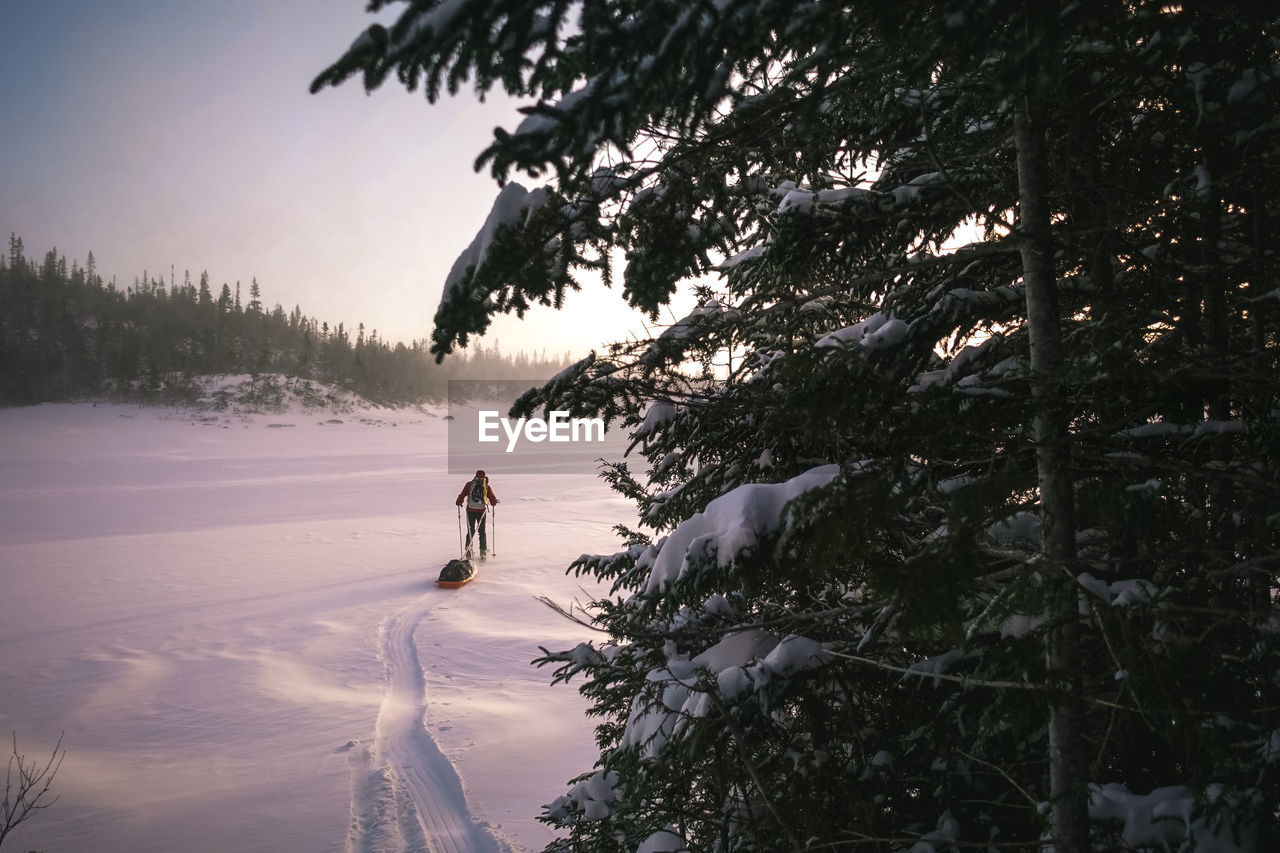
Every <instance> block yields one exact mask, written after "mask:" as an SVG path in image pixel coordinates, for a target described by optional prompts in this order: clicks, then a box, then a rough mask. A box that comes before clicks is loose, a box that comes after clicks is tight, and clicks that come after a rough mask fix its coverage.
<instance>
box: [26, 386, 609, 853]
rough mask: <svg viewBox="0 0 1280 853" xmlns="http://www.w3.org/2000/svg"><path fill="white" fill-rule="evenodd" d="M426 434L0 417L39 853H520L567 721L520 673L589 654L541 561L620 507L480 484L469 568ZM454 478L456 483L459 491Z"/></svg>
mask: <svg viewBox="0 0 1280 853" xmlns="http://www.w3.org/2000/svg"><path fill="white" fill-rule="evenodd" d="M437 414H438V413H430V412H424V411H410V410H405V411H391V410H386V409H372V410H360V409H355V410H351V411H345V412H337V413H336V412H334V411H332V410H320V409H311V410H305V409H302V408H298V407H294V408H292V409H286V410H285V411H283V412H282V413H277V414H252V415H245V414H236V413H233V411H232V410H226V411H223V412H217V411H205V412H197V411H193V410H185V411H179V410H171V409H158V408H139V407H136V406H122V405H101V404H100V405H97V406H94V405H91V404H88V403H80V404H59V405H44V406H37V407H31V408H20V409H7V410H0V439H2V440H0V732H2V733H4V734H5V735H8V733H9V732H11V731H13V732H16V733H17V737H18V745H19V749H20V751H21V752H23V753H25V754H27V755H28V757H29V758H41V759H43V758H46V757H47V756H48V753H49V751H50V750H51V749H52V746H53V744H54V743H55V741H56V740H57V739H58V737H59V734H60V733H65V734H64V736H63V746H64V747H65V750H66V759H65V762H64V763H63V764H62V766H61V769H60V770H59V772H58V774H57V777H56V779H55V783H54V792H55V793H56V794H57V795H58V796H59V799H58V801H57V802H56V803H55V804H54V805H53V807H52V808H50V809H49V810H47V811H44V812H41V813H40V814H39V815H37V816H36V817H35V818H33V819H32V820H31V821H30V822H28V823H27V824H25V825H24V826H23V827H22V828H21V829H20V830H19V831H18V832H17V833H15V835H14V836H11V837H10V839H8V842H7V843H6V848H8V847H10V846H11V847H12V849H14V850H22V851H25V850H39V851H44V853H55V851H69V850H94V851H98V853H114V851H119V853H125V851H128V853H147V851H175V850H183V851H191V853H199V851H218V853H228V851H353V853H382V851H404V850H415V851H417V850H422V851H509V850H540V849H541V848H542V847H543V845H545V844H546V843H547V842H548V841H549V840H550V839H551V838H552V837H553V836H552V833H551V832H550V830H549V829H547V828H546V827H545V826H543V825H542V824H540V823H538V822H537V821H536V819H535V818H536V817H537V815H538V814H539V813H540V812H541V807H542V805H543V804H544V803H548V802H550V801H551V800H553V799H554V798H555V797H557V796H558V795H559V794H561V793H563V791H564V790H565V788H566V783H567V781H568V780H569V779H570V778H572V777H573V776H575V775H577V774H579V773H582V772H585V771H587V770H589V769H590V768H591V764H592V760H593V758H594V751H593V744H592V734H591V731H592V725H593V723H592V722H591V721H590V720H588V719H587V718H585V717H584V715H583V710H584V708H585V703H584V701H583V700H582V698H581V697H579V696H578V694H577V692H576V691H575V690H574V689H573V688H571V687H563V686H561V687H555V688H552V687H550V686H548V682H549V679H550V670H549V669H541V670H539V669H536V668H534V667H532V666H530V665H529V662H530V661H531V660H532V659H533V658H534V657H536V656H537V655H538V654H539V651H538V647H539V646H540V645H545V646H547V647H548V648H552V649H560V648H568V647H569V646H572V645H573V644H575V643H577V642H578V641H579V640H581V639H584V638H585V635H586V634H587V633H588V631H587V630H586V629H584V628H582V627H581V626H578V625H575V624H574V623H572V622H569V621H567V620H565V619H564V618H562V617H561V616H559V615H557V614H556V613H554V612H553V611H552V610H550V609H549V608H548V607H546V606H545V605H544V604H542V603H541V602H539V601H538V600H537V596H548V597H550V598H552V599H554V600H556V601H559V602H562V603H567V602H569V601H571V600H573V599H574V598H578V599H580V600H581V599H584V598H585V596H584V594H583V591H582V589H581V584H582V583H583V582H582V581H580V580H579V579H576V578H573V577H569V576H566V575H565V574H564V567H565V566H567V565H568V563H569V562H570V561H571V560H572V559H573V558H575V557H576V556H578V555H579V554H580V553H583V552H607V551H612V550H616V547H617V542H616V540H615V538H614V537H613V535H612V533H611V531H610V527H611V526H612V525H613V524H615V523H618V522H629V521H631V520H632V517H633V514H632V510H631V508H630V507H629V506H628V505H627V504H626V503H625V502H623V501H622V500H621V499H619V498H617V497H616V496H614V495H613V494H612V493H611V492H609V491H608V490H607V489H606V488H605V487H604V486H603V485H602V484H601V483H600V482H599V481H597V480H595V479H594V478H592V477H582V476H568V475H547V474H537V475H534V474H510V475H504V473H503V470H502V464H501V458H500V456H501V454H495V458H494V459H493V461H492V462H491V463H490V464H489V465H487V466H486V467H487V469H488V472H489V475H490V477H491V481H492V485H493V488H494V491H495V492H496V493H497V496H498V498H499V500H500V501H501V505H500V506H499V507H498V508H497V513H496V523H497V527H496V542H495V546H496V552H497V557H496V559H493V560H490V561H489V562H488V563H485V564H483V565H482V568H481V570H480V575H479V577H478V579H477V580H476V581H475V582H474V583H472V584H471V585H469V586H467V587H463V588H462V589H460V590H444V589H438V588H437V587H435V586H434V583H433V581H434V578H435V576H436V573H437V572H438V571H439V569H440V567H441V566H442V565H443V564H444V563H445V561H447V560H448V559H449V558H451V557H453V556H456V555H457V553H458V525H457V510H456V508H455V506H454V503H453V501H454V497H455V496H456V495H457V493H458V490H459V489H460V488H462V485H463V483H462V482H461V479H460V478H459V477H457V476H450V475H448V474H447V473H446V470H447V464H446V463H447V460H446V454H447V446H446V445H447V443H446V432H447V431H446V429H445V424H444V421H443V420H442V419H441V418H440V417H438V416H437ZM462 479H465V478H462Z"/></svg>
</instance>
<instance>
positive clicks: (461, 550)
mask: <svg viewBox="0 0 1280 853" xmlns="http://www.w3.org/2000/svg"><path fill="white" fill-rule="evenodd" d="M466 556H467V551H466V549H465V548H463V546H462V507H458V557H459V558H460V559H461V558H464V557H466Z"/></svg>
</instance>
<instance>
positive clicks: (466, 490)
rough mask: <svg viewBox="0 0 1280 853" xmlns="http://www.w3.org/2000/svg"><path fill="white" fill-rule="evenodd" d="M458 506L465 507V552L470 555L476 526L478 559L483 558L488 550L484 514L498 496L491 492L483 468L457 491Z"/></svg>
mask: <svg viewBox="0 0 1280 853" xmlns="http://www.w3.org/2000/svg"><path fill="white" fill-rule="evenodd" d="M455 503H457V505H458V506H459V507H461V506H462V505H463V504H466V507H467V544H466V549H465V550H466V553H467V556H470V555H471V553H472V551H471V540H472V539H474V538H475V535H476V528H477V527H479V529H480V559H482V560H483V559H484V558H485V555H486V554H487V553H488V550H489V543H488V541H487V540H486V538H485V530H484V522H485V516H486V515H487V514H488V512H489V506H490V505H494V506H496V505H497V504H498V498H497V496H496V495H495V494H494V493H493V488H492V487H491V486H490V485H489V478H488V477H487V476H485V473H484V470H483V469H477V470H476V475H475V476H474V477H472V478H471V479H470V480H468V481H467V483H466V485H464V486H463V487H462V491H460V492H458V500H457V501H455Z"/></svg>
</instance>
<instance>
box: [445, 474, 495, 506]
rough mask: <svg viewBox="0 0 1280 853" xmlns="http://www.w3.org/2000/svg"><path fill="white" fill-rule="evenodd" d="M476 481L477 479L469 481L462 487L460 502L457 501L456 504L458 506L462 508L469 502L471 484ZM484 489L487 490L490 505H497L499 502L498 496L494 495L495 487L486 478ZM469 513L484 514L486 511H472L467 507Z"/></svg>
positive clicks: (459, 495) (473, 478) (459, 493)
mask: <svg viewBox="0 0 1280 853" xmlns="http://www.w3.org/2000/svg"><path fill="white" fill-rule="evenodd" d="M474 480H475V477H472V478H471V479H470V480H467V482H466V484H465V485H464V486H463V487H462V491H460V492H458V500H457V501H455V503H456V504H457V505H458V506H462V505H463V504H464V503H466V502H467V494H468V493H469V492H470V491H471V483H472V481H474ZM484 488H485V491H486V492H488V495H487V497H488V499H489V503H491V504H496V503H497V502H498V496H497V495H495V494H494V493H493V486H490V485H489V481H488V478H485V484H484ZM467 512H484V510H482V509H472V508H471V507H467Z"/></svg>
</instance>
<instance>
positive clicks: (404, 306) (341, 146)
mask: <svg viewBox="0 0 1280 853" xmlns="http://www.w3.org/2000/svg"><path fill="white" fill-rule="evenodd" d="M364 7H365V3H364V0H0V116H2V118H0V229H3V232H4V236H5V238H6V239H7V238H8V236H9V234H10V233H15V234H17V235H18V236H19V237H21V238H22V240H23V242H24V244H25V249H26V254H27V255H28V256H29V257H33V258H35V259H37V261H38V260H39V259H41V258H43V257H44V254H45V253H46V252H47V251H48V250H49V249H51V248H55V247H56V248H57V250H58V253H59V254H60V255H64V256H66V258H67V261H68V263H71V262H72V261H79V262H80V264H81V265H83V264H84V261H85V258H86V256H87V255H88V253H89V251H92V252H93V254H94V258H95V260H96V262H97V267H98V272H99V273H100V274H102V275H103V277H104V278H105V279H107V280H108V281H109V280H110V279H111V277H112V276H113V275H114V276H115V277H116V282H117V285H118V286H119V287H121V288H124V287H128V286H131V285H132V284H133V282H134V280H135V279H136V278H141V276H142V274H143V271H144V270H145V271H146V272H147V273H148V275H149V276H150V277H151V278H155V277H157V276H159V275H163V277H164V279H165V280H166V281H168V279H169V275H170V269H171V268H172V269H173V270H174V271H175V272H176V277H177V279H178V281H181V280H182V278H183V274H184V271H187V270H189V271H190V273H191V277H192V280H198V279H199V276H200V273H201V272H202V271H206V270H207V271H208V273H209V277H210V281H211V282H212V284H213V285H214V288H215V292H216V290H217V289H220V288H221V286H222V284H223V283H224V282H225V283H227V284H230V286H231V288H232V290H233V291H234V289H235V286H236V282H237V281H239V282H240V284H241V287H242V292H243V294H244V296H243V298H245V299H247V293H248V288H249V283H250V281H251V280H252V279H253V278H254V277H256V278H257V279H258V283H259V285H260V286H261V287H262V291H263V299H264V302H265V303H266V304H267V306H268V307H271V306H274V305H275V304H276V303H279V304H281V305H282V306H284V308H285V310H286V311H289V310H292V308H293V306H294V305H295V304H296V305H301V307H302V309H303V311H304V312H305V313H307V314H308V315H310V316H313V317H315V318H316V319H317V320H321V321H326V322H328V323H329V324H330V325H333V326H336V325H337V323H338V322H343V323H346V325H347V327H348V328H350V329H355V328H356V326H357V324H358V323H361V322H363V323H364V324H365V327H366V329H369V330H372V329H376V330H377V331H378V334H379V336H380V337H381V338H383V339H385V340H388V341H406V342H407V341H410V340H413V339H417V338H427V337H429V335H430V332H431V316H432V314H433V313H434V311H435V307H436V305H437V303H438V302H439V298H440V292H441V288H442V286H443V284H444V279H445V276H446V274H447V273H448V271H449V268H450V266H451V265H452V264H453V261H454V259H455V258H456V257H457V256H458V254H459V253H461V252H462V250H463V249H465V248H466V246H467V244H468V243H469V242H470V241H471V238H472V237H473V236H474V234H475V232H476V231H477V230H478V229H479V228H480V226H481V225H482V224H483V222H484V218H485V215H486V214H487V213H488V211H489V207H490V205H491V203H492V201H493V199H494V197H495V196H496V194H497V185H496V184H495V183H494V181H493V179H492V178H491V177H490V176H489V175H488V173H487V172H485V173H482V174H476V173H475V172H474V170H473V164H474V162H475V158H476V156H477V155H478V154H479V153H480V151H481V150H482V149H483V148H484V147H485V146H486V145H487V144H488V142H489V139H490V137H491V135H492V129H493V127H494V126H495V125H504V126H507V127H514V125H515V124H516V123H517V122H518V120H519V118H520V116H519V115H518V114H517V113H516V112H515V104H513V103H512V102H510V101H508V100H506V99H505V98H502V97H499V98H493V97H492V96H490V99H489V101H488V103H486V104H481V103H479V101H478V99H477V98H476V97H475V95H474V94H472V93H471V92H466V93H462V94H460V95H459V96H458V97H457V98H454V99H450V100H446V101H444V102H442V103H439V104H436V105H434V106H432V105H430V104H428V103H427V101H426V98H425V97H424V96H423V95H422V94H421V93H420V92H415V93H412V94H410V93H406V92H405V91H404V89H403V88H401V87H399V85H398V84H396V83H394V82H388V83H386V84H385V85H384V86H383V87H382V88H381V89H379V90H377V91H376V92H374V93H373V94H372V95H366V94H365V92H364V89H363V87H362V85H361V83H360V81H359V79H353V80H351V81H348V82H347V83H346V84H344V85H343V86H341V87H340V88H337V89H326V90H324V91H322V92H320V93H319V94H316V95H311V94H309V92H308V86H309V85H310V83H311V81H312V79H313V78H314V77H315V76H316V75H317V74H318V73H319V72H320V71H322V70H323V69H324V68H325V67H327V66H328V65H329V64H330V63H331V62H332V61H334V60H336V59H337V58H338V57H339V56H340V55H341V54H342V52H343V51H344V50H345V49H346V47H347V46H348V45H349V44H350V43H351V42H352V41H353V40H354V39H355V37H356V36H357V35H358V34H359V33H360V32H362V31H363V30H364V28H365V27H367V26H368V25H369V24H370V23H373V22H374V21H375V20H378V19H377V18H375V17H374V16H371V15H369V14H368V13H367V12H365V9H364ZM398 8H399V7H397V10H398ZM394 11H395V10H393V14H394ZM382 18H383V19H384V20H390V19H391V16H388V15H386V14H383V15H382ZM513 177H514V178H515V179H516V180H521V177H520V176H513ZM524 181H525V182H526V183H529V181H528V179H524ZM6 245H7V244H6ZM568 306H569V310H568V311H566V312H563V313H561V314H558V313H557V312H555V311H553V310H551V309H538V310H536V311H535V312H532V313H531V314H530V315H529V316H528V317H527V318H526V320H525V321H524V322H523V323H521V322H518V321H516V320H515V319H514V317H512V318H509V319H508V318H503V319H501V320H499V321H498V322H497V323H496V324H495V327H494V328H492V329H491V330H490V331H489V333H488V334H487V336H486V338H485V340H484V342H485V344H486V345H492V343H493V342H494V341H495V340H497V341H498V342H499V344H500V346H501V348H502V350H503V351H504V352H508V353H514V352H515V351H517V350H521V349H523V350H525V351H527V352H537V351H540V350H541V349H543V348H545V349H547V351H548V352H549V353H560V352H563V351H565V350H572V351H573V353H574V355H583V354H585V353H586V351H587V350H588V349H590V348H591V347H592V346H593V345H596V344H600V343H603V342H606V341H608V340H612V339H614V338H616V337H621V336H625V334H626V330H627V329H629V328H638V326H639V320H640V318H639V316H638V315H635V314H634V313H632V312H628V311H626V309H625V307H624V305H623V302H622V298H621V296H620V293H619V292H618V291H616V290H615V291H609V290H605V289H603V288H601V287H594V288H589V290H588V291H584V292H583V293H581V294H570V296H569V299H568Z"/></svg>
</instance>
